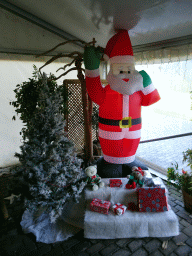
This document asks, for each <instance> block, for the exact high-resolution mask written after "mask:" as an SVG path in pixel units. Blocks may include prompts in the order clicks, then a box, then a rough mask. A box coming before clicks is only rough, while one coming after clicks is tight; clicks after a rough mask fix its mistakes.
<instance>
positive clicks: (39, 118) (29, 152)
mask: <svg viewBox="0 0 192 256" xmlns="http://www.w3.org/2000/svg"><path fill="white" fill-rule="evenodd" d="M39 75H40V74H39ZM48 79H49V78H47V76H46V75H45V73H44V74H43V77H42V78H41V79H40V81H42V83H43V84H42V85H43V86H42V89H41V91H40V94H39V97H38V101H37V106H36V109H35V111H34V113H33V115H32V117H31V119H30V121H29V122H28V123H27V127H26V129H25V134H24V137H25V139H24V142H23V145H22V146H21V147H20V148H21V153H16V154H15V156H16V157H18V158H19V160H20V162H21V164H22V165H21V166H20V167H19V168H18V170H17V172H19V173H20V175H22V178H23V179H24V181H25V182H26V183H27V184H28V188H29V196H28V197H27V198H26V199H25V203H26V207H27V209H29V210H30V211H33V212H35V211H36V210H38V209H39V207H45V209H46V211H47V212H48V213H49V216H50V221H51V223H54V222H55V221H56V220H57V218H58V217H59V216H60V215H61V213H62V210H63V207H64V204H65V202H67V201H68V200H69V199H71V198H73V199H74V200H75V201H77V202H78V199H79V197H80V196H81V195H80V194H81V192H82V190H83V189H84V187H85V185H86V182H84V179H83V177H84V172H83V170H82V169H81V160H80V159H78V158H77V157H76V154H75V151H74V146H73V144H72V142H70V141H69V139H68V138H67V136H66V133H65V132H64V127H65V120H64V118H63V114H62V113H61V105H62V104H63V98H62V96H61V93H60V92H59V90H57V89H55V90H53V89H51V90H50V88H49V86H48V83H47V80H48Z"/></svg>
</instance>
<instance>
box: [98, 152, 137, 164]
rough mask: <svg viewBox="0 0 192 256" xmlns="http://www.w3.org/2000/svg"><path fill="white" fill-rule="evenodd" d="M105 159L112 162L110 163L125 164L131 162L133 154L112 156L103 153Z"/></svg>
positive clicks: (133, 158) (133, 157)
mask: <svg viewBox="0 0 192 256" xmlns="http://www.w3.org/2000/svg"><path fill="white" fill-rule="evenodd" d="M103 157H104V159H105V161H107V162H109V163H112V164H127V163H131V162H133V161H134V160H135V155H133V156H128V157H114V156H107V155H104V154H103Z"/></svg>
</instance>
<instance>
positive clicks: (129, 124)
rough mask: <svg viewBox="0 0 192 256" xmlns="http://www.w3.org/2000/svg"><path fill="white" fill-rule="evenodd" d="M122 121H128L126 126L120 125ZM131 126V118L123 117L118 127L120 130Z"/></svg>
mask: <svg viewBox="0 0 192 256" xmlns="http://www.w3.org/2000/svg"><path fill="white" fill-rule="evenodd" d="M123 120H128V124H127V125H123V124H122V121H123ZM131 126H132V121H131V116H129V117H124V118H123V119H122V120H120V121H119V127H120V128H131Z"/></svg>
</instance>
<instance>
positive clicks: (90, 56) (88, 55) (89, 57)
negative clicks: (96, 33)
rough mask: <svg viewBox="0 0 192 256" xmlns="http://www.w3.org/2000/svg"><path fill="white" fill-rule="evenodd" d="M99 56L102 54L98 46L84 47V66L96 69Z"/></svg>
mask: <svg viewBox="0 0 192 256" xmlns="http://www.w3.org/2000/svg"><path fill="white" fill-rule="evenodd" d="M101 56H102V53H101V51H100V49H99V48H95V47H94V46H89V47H85V51H84V64H85V68H86V69H89V70H94V69H98V68H99V64H100V59H101Z"/></svg>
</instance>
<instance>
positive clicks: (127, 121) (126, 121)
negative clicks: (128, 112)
mask: <svg viewBox="0 0 192 256" xmlns="http://www.w3.org/2000/svg"><path fill="white" fill-rule="evenodd" d="M99 123H101V124H106V125H113V126H119V127H120V128H130V127H131V126H132V125H136V124H141V117H139V118H135V119H132V118H131V117H130V116H129V117H124V118H123V119H121V120H113V119H107V118H103V117H100V116H99Z"/></svg>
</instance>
